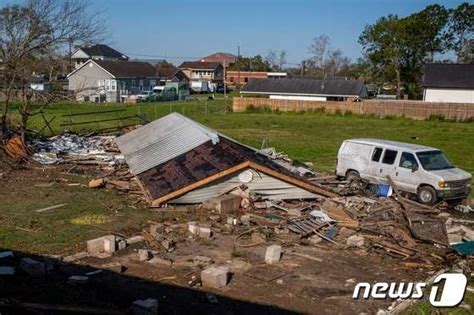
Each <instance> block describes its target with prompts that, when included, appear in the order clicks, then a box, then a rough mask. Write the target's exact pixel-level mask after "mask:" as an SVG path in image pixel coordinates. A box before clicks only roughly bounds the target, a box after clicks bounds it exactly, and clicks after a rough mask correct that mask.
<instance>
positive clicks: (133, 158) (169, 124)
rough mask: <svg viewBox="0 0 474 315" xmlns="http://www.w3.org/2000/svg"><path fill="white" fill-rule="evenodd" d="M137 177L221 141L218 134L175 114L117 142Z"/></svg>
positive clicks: (133, 132) (135, 131)
mask: <svg viewBox="0 0 474 315" xmlns="http://www.w3.org/2000/svg"><path fill="white" fill-rule="evenodd" d="M115 141H116V143H117V145H118V147H119V149H120V151H121V152H122V154H123V155H124V156H125V159H126V161H127V164H128V166H129V167H130V170H131V172H132V173H133V174H135V175H137V174H140V173H142V172H144V171H147V170H149V169H151V168H153V167H155V166H157V165H160V164H162V163H164V162H167V161H169V160H171V159H173V158H175V157H177V156H179V155H181V154H183V153H186V152H188V151H189V150H192V149H194V148H196V147H198V146H200V145H202V144H203V143H206V142H208V141H212V143H213V144H216V143H217V142H219V135H218V133H217V132H216V131H214V130H212V129H210V128H207V127H204V126H203V125H201V124H199V123H197V122H195V121H193V120H191V119H189V118H186V117H185V116H183V115H181V114H178V113H172V114H169V115H167V116H165V117H163V118H160V119H158V120H155V121H153V122H151V123H149V124H147V125H145V126H143V127H141V128H138V129H136V130H134V131H132V132H129V133H127V134H125V135H123V136H120V137H118V138H117V139H115Z"/></svg>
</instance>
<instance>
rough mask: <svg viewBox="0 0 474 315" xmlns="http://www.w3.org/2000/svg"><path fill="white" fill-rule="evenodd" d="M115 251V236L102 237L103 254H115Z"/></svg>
mask: <svg viewBox="0 0 474 315" xmlns="http://www.w3.org/2000/svg"><path fill="white" fill-rule="evenodd" d="M116 250H117V240H116V237H115V235H107V236H104V252H106V253H115V251H116Z"/></svg>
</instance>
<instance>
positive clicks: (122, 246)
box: [117, 240, 127, 250]
mask: <svg viewBox="0 0 474 315" xmlns="http://www.w3.org/2000/svg"><path fill="white" fill-rule="evenodd" d="M125 248H127V242H126V241H125V240H120V241H118V243H117V250H122V249H125Z"/></svg>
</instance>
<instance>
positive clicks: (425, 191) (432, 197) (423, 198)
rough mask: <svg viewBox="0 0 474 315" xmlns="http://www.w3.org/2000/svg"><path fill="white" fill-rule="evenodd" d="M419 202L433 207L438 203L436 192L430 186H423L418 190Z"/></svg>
mask: <svg viewBox="0 0 474 315" xmlns="http://www.w3.org/2000/svg"><path fill="white" fill-rule="evenodd" d="M417 197H418V201H419V202H420V203H422V204H425V205H433V204H435V203H436V201H438V197H437V196H436V190H434V188H433V187H430V186H423V187H420V189H418V194H417Z"/></svg>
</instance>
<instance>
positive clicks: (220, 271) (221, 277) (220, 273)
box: [201, 267, 229, 288]
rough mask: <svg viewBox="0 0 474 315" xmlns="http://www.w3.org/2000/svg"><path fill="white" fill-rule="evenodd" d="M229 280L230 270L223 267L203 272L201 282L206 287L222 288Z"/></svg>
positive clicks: (211, 268)
mask: <svg viewBox="0 0 474 315" xmlns="http://www.w3.org/2000/svg"><path fill="white" fill-rule="evenodd" d="M228 280H229V269H228V268H223V267H209V268H207V269H205V270H203V271H202V272H201V282H202V285H203V286H204V287H210V288H222V287H225V286H226V285H227V281H228Z"/></svg>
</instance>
